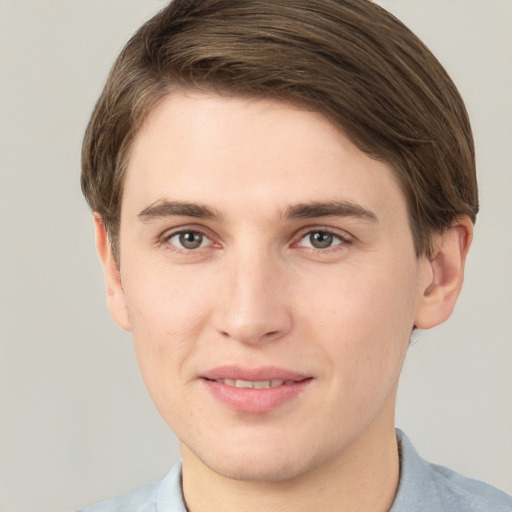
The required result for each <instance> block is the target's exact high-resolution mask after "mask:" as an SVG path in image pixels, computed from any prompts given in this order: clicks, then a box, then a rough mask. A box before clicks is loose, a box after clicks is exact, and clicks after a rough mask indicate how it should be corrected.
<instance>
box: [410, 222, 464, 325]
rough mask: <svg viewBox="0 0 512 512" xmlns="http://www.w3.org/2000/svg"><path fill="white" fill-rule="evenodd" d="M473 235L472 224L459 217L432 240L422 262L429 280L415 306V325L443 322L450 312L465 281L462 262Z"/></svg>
mask: <svg viewBox="0 0 512 512" xmlns="http://www.w3.org/2000/svg"><path fill="white" fill-rule="evenodd" d="M472 238H473V223H472V222H471V219H469V217H467V216H464V217H462V218H460V219H459V220H458V221H457V222H456V223H455V224H454V225H453V226H452V227H451V228H449V229H447V230H446V231H445V232H444V233H443V234H442V235H439V237H438V238H437V240H436V241H435V252H434V255H433V256H432V257H431V258H429V259H428V260H426V261H424V264H425V265H427V270H428V272H427V273H426V275H428V276H429V277H428V283H426V284H425V283H423V287H424V288H423V294H422V296H421V297H420V298H419V303H418V306H417V309H416V317H415V326H416V327H418V328H419V329H430V328H432V327H435V326H436V325H439V324H441V323H443V322H444V321H445V320H447V319H448V318H449V317H450V315H451V314H452V312H453V309H454V307H455V303H456V301H457V297H458V296H459V293H460V290H461V288H462V283H463V281H464V265H465V262H466V255H467V253H468V250H469V247H470V245H471V241H472Z"/></svg>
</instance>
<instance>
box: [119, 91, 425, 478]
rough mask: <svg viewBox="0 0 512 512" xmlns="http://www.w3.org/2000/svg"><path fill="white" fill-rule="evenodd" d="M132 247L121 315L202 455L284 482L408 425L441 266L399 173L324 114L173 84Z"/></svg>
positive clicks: (130, 228) (127, 225)
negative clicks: (418, 245)
mask: <svg viewBox="0 0 512 512" xmlns="http://www.w3.org/2000/svg"><path fill="white" fill-rule="evenodd" d="M120 255H121V256H120V281H121V283H122V288H121V286H119V287H118V289H117V291H116V285H115V284H114V285H112V286H111V288H112V289H111V290H110V294H111V296H112V297H111V310H112V312H113V314H114V317H115V318H116V320H117V321H118V323H119V324H120V325H122V326H123V327H124V328H126V329H129V330H131V332H132V333H133V339H134V343H135V349H136V354H137V358H138V361H139V365H140V368H141V371H142V375H143V377H144V380H145V383H146V385H147V388H148V390H149V393H150V395H151V397H152V399H153V400H154V402H155V404H156V406H157V407H158V409H159V411H160V413H161V414H162V416H163V418H164V419H165V421H166V422H167V423H168V424H169V426H170V427H171V428H172V430H174V432H175V433H176V434H177V436H178V437H179V439H180V440H181V442H182V444H183V446H184V450H185V452H186V453H187V457H189V458H196V459H197V460H199V461H201V464H205V465H206V466H207V467H208V468H211V469H213V470H214V471H216V472H218V473H220V474H223V475H226V476H233V477H236V478H241V479H251V480H253V479H256V480H257V479H264V480H269V479H277V480H278V479H284V478H290V477H293V476H297V475H299V474H301V473H305V472H307V471H309V470H311V469H313V468H318V467H320V466H322V465H323V464H327V463H329V462H330V461H332V460H333V459H336V458H339V457H341V456H342V455H343V454H344V453H346V452H347V450H349V449H350V447H351V446H353V445H354V443H356V442H357V440H359V439H362V438H364V436H369V435H370V433H371V435H373V436H375V435H377V436H378V435H381V434H382V432H384V431H387V432H389V430H390V429H393V412H394V402H395V391H396V386H397V381H398V377H399V373H400V369H401V366H402V362H403V359H404V356H405V353H406V350H407V346H408V342H409V337H410V333H411V331H412V329H413V326H414V324H415V322H416V317H417V315H418V310H419V308H420V303H421V297H423V295H424V291H425V289H426V288H427V286H428V285H429V283H430V281H431V279H432V274H431V265H430V263H429V262H428V261H426V260H423V259H421V258H420V259H418V258H416V256H415V251H414V247H413V242H412V237H411V232H410V228H409V222H408V214H407V207H406V201H405V198H404V196H403V194H402V192H401V189H400V187H399V185H398V183H397V181H396V179H395V177H394V174H393V172H392V171H391V170H390V169H389V168H388V166H387V165H386V164H385V163H382V162H378V161H376V160H372V159H371V158H369V157H368V156H367V155H365V154H364V153H362V152H361V151H359V150H358V149H357V148H356V147H355V146H354V145H353V144H352V143H351V142H350V141H349V140H348V139H347V138H346V137H344V136H343V135H342V134H341V133H340V132H339V131H338V130H337V129H335V128H334V127H333V126H332V125H331V124H329V123H328V122H327V121H326V120H324V119H323V118H322V117H321V116H320V115H318V114H316V113H312V112H306V111H300V110H297V109H295V108H293V107H291V106H287V105H285V104H280V103H274V102H271V101H262V100H245V99H234V98H221V97H218V96H213V95H212V96H208V95H194V94H192V93H190V94H178V93H174V94H172V95H170V96H169V97H168V98H167V99H166V100H165V101H164V102H163V103H162V104H160V105H159V106H158V107H157V108H156V109H155V110H154V111H153V112H152V113H151V114H150V116H149V117H148V119H147V122H146V123H145V125H144V126H143V128H142V129H141V131H140V133H139V134H138V136H137V138H136V140H135V142H134V146H133V151H132V154H131V156H130V160H129V165H128V169H127V175H126V182H125V188H124V196H123V203H122V214H121V228H120ZM114 280H115V279H114Z"/></svg>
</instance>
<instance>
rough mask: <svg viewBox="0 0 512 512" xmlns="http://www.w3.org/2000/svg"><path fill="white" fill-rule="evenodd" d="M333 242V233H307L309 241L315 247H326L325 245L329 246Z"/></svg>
mask: <svg viewBox="0 0 512 512" xmlns="http://www.w3.org/2000/svg"><path fill="white" fill-rule="evenodd" d="M333 242H334V235H332V234H331V233H325V232H322V231H317V232H316V233H311V234H310V235H309V243H310V244H311V246H312V247H314V248H315V249H326V248H327V247H331V245H332V244H333Z"/></svg>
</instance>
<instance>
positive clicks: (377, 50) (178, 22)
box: [82, 0, 478, 263]
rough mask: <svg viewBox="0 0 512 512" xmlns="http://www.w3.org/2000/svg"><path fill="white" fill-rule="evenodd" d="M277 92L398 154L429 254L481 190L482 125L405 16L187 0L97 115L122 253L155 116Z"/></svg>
mask: <svg viewBox="0 0 512 512" xmlns="http://www.w3.org/2000/svg"><path fill="white" fill-rule="evenodd" d="M183 89H186V90H190V91H196V92H211V93H215V94H219V95H222V96H228V97H229V96H234V97H248V98H266V99H274V100H278V101H282V102H285V103H288V104H291V105H294V106H297V107H299V108H302V109H307V110H312V111H315V112H318V113H320V114H322V115H323V116H324V117H325V118H326V119H327V120H328V121H329V122H331V123H332V124H333V125H334V126H336V127H337V128H338V129H340V130H341V131H342V132H343V133H344V134H345V135H346V136H348V138H349V139H350V140H351V141H352V142H353V143H354V144H355V145H356V146H357V147H358V148H360V149H361V150H362V151H363V152H365V153H366V154H368V155H369V156H371V157H372V158H375V159H377V160H380V161H384V162H386V163H388V164H389V165H390V166H391V167H392V169H393V171H394V172H395V173H396V175H397V178H398V180H399V182H400V185H401V187H402V190H403V192H404V194H405V197H406V200H407V204H408V211H409V220H410V227H411V232H412V236H413V239H414V244H415V248H416V252H417V254H418V255H429V254H431V251H432V245H431V242H432V236H433V235H436V234H438V233H442V232H443V231H444V230H445V229H446V228H447V227H449V226H451V225H452V224H453V223H454V221H455V220H456V219H457V218H459V217H461V216H463V215H467V216H468V217H469V218H470V219H471V220H472V221H473V222H474V221H475V218H476V214H477V211H478V192H477V184H476V173H475V159H474V148H473V140H472V135H471V128H470V125H469V120H468V117H467V113H466V110H465V107H464V104H463V101H462V99H461V97H460V95H459V94H458V92H457V89H456V87H455V86H454V84H453V82H452V81H451V79H450V78H449V76H448V75H447V73H446V72H445V70H444V69H443V67H442V66H441V65H440V63H439V62H438V61H437V59H436V58H435V57H434V56H433V55H432V53H431V52H430V51H429V50H428V49H427V48H426V47H425V45H423V43H422V42H421V41H420V40H419V39H418V38H417V37H416V36H415V35H414V34H413V33H411V31H410V30H409V29H407V27H405V26H404V25H403V24H402V23H401V22H400V21H398V20H397V19H396V18H394V17H393V16H392V15H391V14H389V13H388V12H387V11H385V10H384V9H382V8H380V7H379V6H377V5H375V4H374V3H373V2H371V1H367V0H343V1H339V0H318V1H316V0H313V1H310V0H308V1H295V0H284V1H280V2H274V1H270V0H251V1H250V2H231V1H229V0H201V1H181V0H175V1H174V2H172V3H171V4H170V5H169V6H168V7H166V8H165V9H163V10H162V11H161V12H160V13H158V14H157V15H156V16H155V17H154V18H152V19H151V20H149V21H148V22H147V23H145V24H144V25H143V26H142V27H141V28H140V29H139V30H138V31H137V33H136V34H135V35H134V36H133V37H132V38H131V40H130V41H129V42H128V44H127V45H126V46H125V48H124V49H123V51H122V52H121V54H120V56H119V57H118V59H117V61H116V62H115V64H114V66H113V68H112V71H111V73H110V76H109V78H108V80H107V83H106V85H105V88H104V91H103V93H102V95H101V97H100V99H99V100H98V102H97V104H96V107H95V109H94V112H93V115H92V117H91V121H90V123H89V126H88V129H87V132H86V136H85V140H84V145H83V153H82V190H83V192H84V194H85V197H86V199H87V201H88V203H89V205H90V207H91V209H92V210H93V211H94V212H97V213H98V214H99V215H100V216H101V218H102V221H103V223H104V225H105V227H106V229H107V231H108V233H109V238H110V242H111V244H112V248H113V251H114V255H115V257H116V260H117V262H118V263H119V251H120V250H121V248H120V247H119V222H120V211H121V204H122V196H123V184H124V179H125V173H126V167H127V162H128V159H129V156H130V150H131V148H132V144H133V141H134V139H135V137H136V135H137V133H138V132H139V130H140V128H141V126H142V124H143V122H144V120H145V119H146V117H147V115H148V114H149V112H151V110H152V109H153V108H155V106H156V105H158V104H159V103H160V102H161V101H162V100H163V99H164V98H165V97H166V96H167V95H168V94H170V93H171V92H172V91H176V90H183Z"/></svg>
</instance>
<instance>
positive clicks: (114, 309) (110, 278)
mask: <svg viewBox="0 0 512 512" xmlns="http://www.w3.org/2000/svg"><path fill="white" fill-rule="evenodd" d="M94 232H95V234H96V250H97V251H98V256H99V257H100V260H101V264H102V265H103V272H104V274H105V281H106V285H107V305H108V309H109V311H110V314H111V315H112V318H113V319H114V320H115V322H116V323H117V325H119V327H121V328H122V329H124V330H125V331H129V330H130V320H129V317H128V309H127V307H126V299H125V296H124V291H123V286H122V283H121V274H120V272H119V268H118V266H117V263H116V261H115V259H114V255H113V254H112V247H111V245H110V241H109V239H108V235H107V230H106V229H105V226H104V225H103V220H102V219H101V217H100V216H99V215H98V214H96V213H95V214H94Z"/></svg>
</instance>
